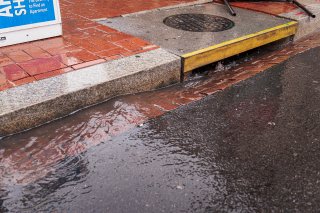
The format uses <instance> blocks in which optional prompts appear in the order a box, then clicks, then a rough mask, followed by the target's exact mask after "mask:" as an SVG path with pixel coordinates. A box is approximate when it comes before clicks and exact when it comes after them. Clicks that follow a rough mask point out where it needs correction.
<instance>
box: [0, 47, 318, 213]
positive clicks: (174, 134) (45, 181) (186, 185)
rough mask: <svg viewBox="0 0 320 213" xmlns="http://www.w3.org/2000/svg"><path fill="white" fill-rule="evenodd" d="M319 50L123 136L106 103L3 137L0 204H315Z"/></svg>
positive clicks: (208, 208)
mask: <svg viewBox="0 0 320 213" xmlns="http://www.w3.org/2000/svg"><path fill="white" fill-rule="evenodd" d="M319 58H320V48H316V49H313V50H311V51H308V52H307V53H304V54H300V55H298V56H295V57H293V58H291V59H290V60H289V61H287V62H285V63H282V64H280V65H277V66H275V67H273V68H271V69H270V70H268V71H265V72H262V73H260V74H258V75H257V76H255V77H253V78H251V79H249V80H246V81H243V82H241V83H239V84H237V85H234V86H232V87H231V88H228V89H226V90H224V91H221V92H219V93H216V94H213V95H210V96H207V97H206V98H204V99H202V100H200V101H197V102H194V103H192V104H189V105H186V106H183V107H180V108H179V109H177V110H173V111H171V112H168V113H166V114H165V115H163V116H161V117H157V118H154V119H152V120H150V121H148V122H146V123H145V124H144V125H141V126H140V127H134V125H133V126H132V128H131V129H128V130H127V131H126V132H124V133H122V134H118V135H115V136H114V137H104V132H106V131H107V130H106V129H105V128H106V126H108V125H106V124H105V123H103V122H101V121H103V119H95V118H101V116H102V115H103V116H102V117H108V116H109V117H112V116H115V117H117V114H116V113H115V114H112V115H111V114H108V113H106V111H107V108H108V107H109V105H107V104H103V105H100V106H97V107H96V108H94V110H93V109H91V110H89V111H84V112H80V113H79V114H78V115H75V116H77V117H75V116H70V117H68V118H65V119H63V120H60V121H58V122H54V123H52V124H49V125H47V126H44V127H41V128H38V129H35V130H32V131H29V132H27V133H23V134H20V135H16V136H13V137H10V138H6V139H4V140H3V141H1V143H0V156H1V157H2V159H1V163H2V164H1V167H2V168H1V170H0V171H1V173H2V174H1V177H2V179H1V182H0V187H1V189H0V195H1V200H0V205H1V206H0V212H1V211H2V212H3V211H4V212H5V211H10V212H22V211H25V212H34V211H53V212H55V211H56V212H215V211H219V212H220V211H221V212H257V211H258V212H261V211H267V212H269V211H272V210H274V211H276V212H278V211H290V212H293V211H297V212H316V211H317V210H318V209H319V207H320V164H319V161H320V125H319V124H320V107H319V106H320V68H319ZM114 104H116V103H114ZM118 104H120V105H121V103H118ZM124 108H125V106H124ZM121 109H122V108H121V107H120V108H119V110H121ZM127 112H128V113H127V114H126V115H127V116H128V117H127V118H126V119H129V120H130V119H133V120H136V119H137V118H139V116H140V115H136V114H135V113H136V112H135V109H131V108H130V109H129V110H128V109H127ZM129 112H130V113H129ZM104 113H105V114H104ZM132 114H135V116H132V117H130V116H131V115H132ZM122 115H123V114H122ZM99 116H100V117H99ZM81 117H83V118H85V117H90V119H89V120H88V121H87V122H83V120H85V119H83V120H81ZM117 119H120V120H121V119H124V118H123V117H120V118H114V119H113V120H114V121H117ZM115 123H117V122H115ZM118 123H119V122H118ZM132 123H134V122H132ZM114 131H116V130H114ZM42 141H49V143H48V142H47V143H43V142H42ZM88 141H95V143H96V144H97V145H96V146H92V147H91V148H88V149H85V148H84V147H85V146H86V144H87V143H88ZM100 142H101V143H100ZM43 144H45V145H43ZM54 145H55V149H50V147H53V146H54ZM68 146H70V148H65V147H68ZM56 147H58V148H56ZM42 150H46V152H45V153H43V152H41V151H42ZM59 150H60V152H61V153H59ZM66 150H67V151H66ZM22 152H23V153H25V154H24V155H22V154H21V155H20V154H19V153H22ZM66 152H67V153H66ZM40 153H41V156H42V157H41V156H37V154H38V155H39V154H40ZM21 156H24V157H21ZM51 156H54V157H55V159H57V158H58V159H59V156H61V157H60V160H58V161H57V160H56V161H54V160H52V161H50V157H51ZM15 158H17V159H15ZM12 162H15V163H14V164H13V163H12ZM26 162H29V163H26ZM6 163H8V164H9V165H8V164H6ZM10 163H11V164H10ZM44 165H45V166H44Z"/></svg>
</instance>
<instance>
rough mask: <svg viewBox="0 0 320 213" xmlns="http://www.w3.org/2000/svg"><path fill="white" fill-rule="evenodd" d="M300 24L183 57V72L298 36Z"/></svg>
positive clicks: (229, 42) (227, 42)
mask: <svg viewBox="0 0 320 213" xmlns="http://www.w3.org/2000/svg"><path fill="white" fill-rule="evenodd" d="M297 29H298V22H295V21H292V22H289V23H286V24H282V25H279V26H276V27H272V28H269V29H266V30H262V31H259V32H257V33H253V34H250V35H246V36H243V37H240V38H236V39H233V40H230V41H226V42H223V43H220V44H217V45H214V46H211V47H207V48H204V49H201V50H197V51H194V52H191V53H187V54H184V55H182V58H183V68H184V69H183V71H184V72H190V71H192V70H193V69H195V68H198V67H202V66H204V65H207V64H210V63H213V62H217V61H220V60H222V59H225V58H228V57H230V56H234V55H237V54H239V53H243V52H245V51H248V50H251V49H254V48H256V47H260V46H262V45H265V44H268V43H271V42H274V41H277V40H280V39H282V38H286V37H289V36H292V35H294V34H296V32H297Z"/></svg>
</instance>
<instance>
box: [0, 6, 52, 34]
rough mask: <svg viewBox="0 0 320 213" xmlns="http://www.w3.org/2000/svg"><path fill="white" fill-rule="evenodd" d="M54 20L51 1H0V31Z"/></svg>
mask: <svg viewBox="0 0 320 213" xmlns="http://www.w3.org/2000/svg"><path fill="white" fill-rule="evenodd" d="M54 20H55V13H54V6H53V0H0V29H4V28H9V27H17V26H22V25H28V24H36V23H42V22H47V21H54Z"/></svg>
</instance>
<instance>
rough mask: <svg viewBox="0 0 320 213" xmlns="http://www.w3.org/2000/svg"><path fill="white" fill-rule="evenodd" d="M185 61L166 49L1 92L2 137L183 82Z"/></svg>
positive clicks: (0, 135)
mask: <svg viewBox="0 0 320 213" xmlns="http://www.w3.org/2000/svg"><path fill="white" fill-rule="evenodd" d="M180 72H181V59H180V58H179V57H177V56H175V55H173V54H171V53H168V52H167V51H165V50H163V49H156V50H153V51H149V52H146V53H141V54H138V55H134V56H131V57H127V58H123V59H119V60H114V61H110V62H106V63H102V64H98V65H95V66H92V67H87V68H84V69H80V70H77V71H74V72H70V73H65V74H63V75H60V76H57V77H53V78H48V79H44V80H41V81H37V82H34V83H30V84H26V85H23V86H19V87H15V88H12V89H8V90H5V91H2V92H0V123H1V125H0V137H3V136H6V135H9V134H13V133H17V132H20V131H23V130H26V129H30V128H33V127H35V126H39V125H41V124H44V123H46V122H49V121H51V120H54V119H57V118H59V117H63V116H66V115H68V114H70V113H72V112H74V111H76V110H79V109H81V108H84V107H87V106H90V105H93V104H96V103H99V102H102V101H105V100H107V99H110V98H112V97H115V96H118V95H124V94H129V93H136V92H142V91H148V90H152V89H156V88H159V87H163V86H166V85H170V84H173V83H177V82H179V81H180Z"/></svg>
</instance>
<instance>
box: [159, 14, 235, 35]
mask: <svg viewBox="0 0 320 213" xmlns="http://www.w3.org/2000/svg"><path fill="white" fill-rule="evenodd" d="M163 23H164V24H165V25H167V26H169V27H172V28H175V29H179V30H184V31H191V32H220V31H224V30H228V29H231V28H232V27H234V22H233V21H231V20H229V19H227V18H224V17H221V16H214V15H208V14H195V13H189V14H178V15H172V16H169V17H167V18H165V19H164V20H163Z"/></svg>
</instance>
